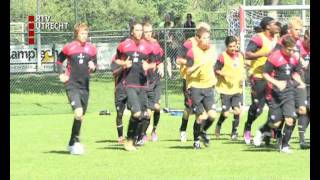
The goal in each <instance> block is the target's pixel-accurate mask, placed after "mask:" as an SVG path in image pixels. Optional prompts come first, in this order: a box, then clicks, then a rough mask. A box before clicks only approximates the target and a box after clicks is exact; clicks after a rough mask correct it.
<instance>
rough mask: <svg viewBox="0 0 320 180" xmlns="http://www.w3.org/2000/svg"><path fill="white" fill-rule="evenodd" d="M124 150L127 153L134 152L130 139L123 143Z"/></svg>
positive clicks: (134, 148)
mask: <svg viewBox="0 0 320 180" xmlns="http://www.w3.org/2000/svg"><path fill="white" fill-rule="evenodd" d="M124 149H125V150H127V151H136V150H137V148H136V147H134V145H133V140H132V139H128V140H127V141H126V142H125V143H124Z"/></svg>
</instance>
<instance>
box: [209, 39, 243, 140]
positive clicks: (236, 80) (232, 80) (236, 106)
mask: <svg viewBox="0 0 320 180" xmlns="http://www.w3.org/2000/svg"><path fill="white" fill-rule="evenodd" d="M225 45H226V47H227V49H226V51H225V52H223V53H222V54H220V56H219V57H218V60H217V61H216V64H215V66H214V70H215V73H216V74H217V78H218V82H217V84H216V90H217V92H218V93H219V94H220V97H221V103H222V111H221V114H220V117H219V120H218V122H217V125H216V130H215V134H216V136H217V138H219V137H220V130H221V126H222V123H223V122H224V120H225V119H226V118H227V117H228V112H229V109H230V107H231V108H232V109H233V117H234V120H233V122H232V131H231V139H232V140H237V138H238V132H237V128H238V126H239V122H240V112H241V103H242V102H241V101H242V81H243V80H244V79H245V69H244V58H243V55H242V54H241V53H239V52H238V51H237V50H238V47H237V38H236V37H234V36H227V37H226V39H225Z"/></svg>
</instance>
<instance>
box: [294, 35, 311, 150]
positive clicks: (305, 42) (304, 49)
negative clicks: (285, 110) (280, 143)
mask: <svg viewBox="0 0 320 180" xmlns="http://www.w3.org/2000/svg"><path fill="white" fill-rule="evenodd" d="M300 55H301V58H302V59H301V60H302V62H301V63H302V67H303V68H302V72H301V73H300V75H302V78H303V80H304V83H305V84H306V92H301V95H302V96H306V98H304V97H302V98H299V95H297V96H296V99H297V102H296V103H298V102H300V105H301V104H302V106H306V113H301V115H300V113H299V110H300V111H301V110H302V111H303V110H304V108H301V107H299V103H298V108H299V109H298V113H299V121H298V130H299V141H300V148H301V149H308V148H309V145H307V143H306V141H305V137H304V134H305V131H306V128H307V127H308V124H309V121H310V31H309V30H306V31H305V32H304V37H303V39H302V40H301V45H300ZM299 99H301V100H304V99H306V100H305V104H303V102H301V100H299Z"/></svg>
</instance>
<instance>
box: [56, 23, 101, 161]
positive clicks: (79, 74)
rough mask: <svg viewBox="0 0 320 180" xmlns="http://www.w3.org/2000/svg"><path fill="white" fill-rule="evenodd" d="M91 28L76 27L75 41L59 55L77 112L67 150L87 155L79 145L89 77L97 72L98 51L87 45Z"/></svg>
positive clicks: (61, 76) (81, 25)
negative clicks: (65, 61)
mask: <svg viewBox="0 0 320 180" xmlns="http://www.w3.org/2000/svg"><path fill="white" fill-rule="evenodd" d="M88 32H89V27H88V26H87V24H85V23H77V24H76V25H75V26H74V37H75V40H74V41H72V42H70V43H68V44H66V45H65V46H64V47H63V49H62V51H61V52H60V54H59V55H58V60H57V64H58V70H59V74H60V75H59V78H60V81H61V82H63V83H64V85H65V87H66V93H67V96H68V100H69V103H70V104H71V107H72V109H73V111H74V120H73V125H72V131H71V137H70V140H69V146H68V149H69V151H70V154H75V155H80V154H83V153H84V147H83V145H82V144H81V143H80V128H81V124H82V121H83V119H84V115H85V113H86V110H87V107H88V100H89V78H90V76H89V74H90V72H93V71H95V69H96V63H97V54H96V53H97V50H96V47H95V46H94V45H92V44H91V43H89V42H87V38H88ZM66 59H67V60H68V61H67V68H66V69H65V72H63V62H64V60H66Z"/></svg>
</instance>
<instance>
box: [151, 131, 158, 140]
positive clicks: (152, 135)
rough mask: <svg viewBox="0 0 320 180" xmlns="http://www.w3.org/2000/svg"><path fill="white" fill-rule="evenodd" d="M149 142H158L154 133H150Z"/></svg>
mask: <svg viewBox="0 0 320 180" xmlns="http://www.w3.org/2000/svg"><path fill="white" fill-rule="evenodd" d="M151 140H152V141H153V142H156V141H158V135H157V133H156V132H152V133H151Z"/></svg>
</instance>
